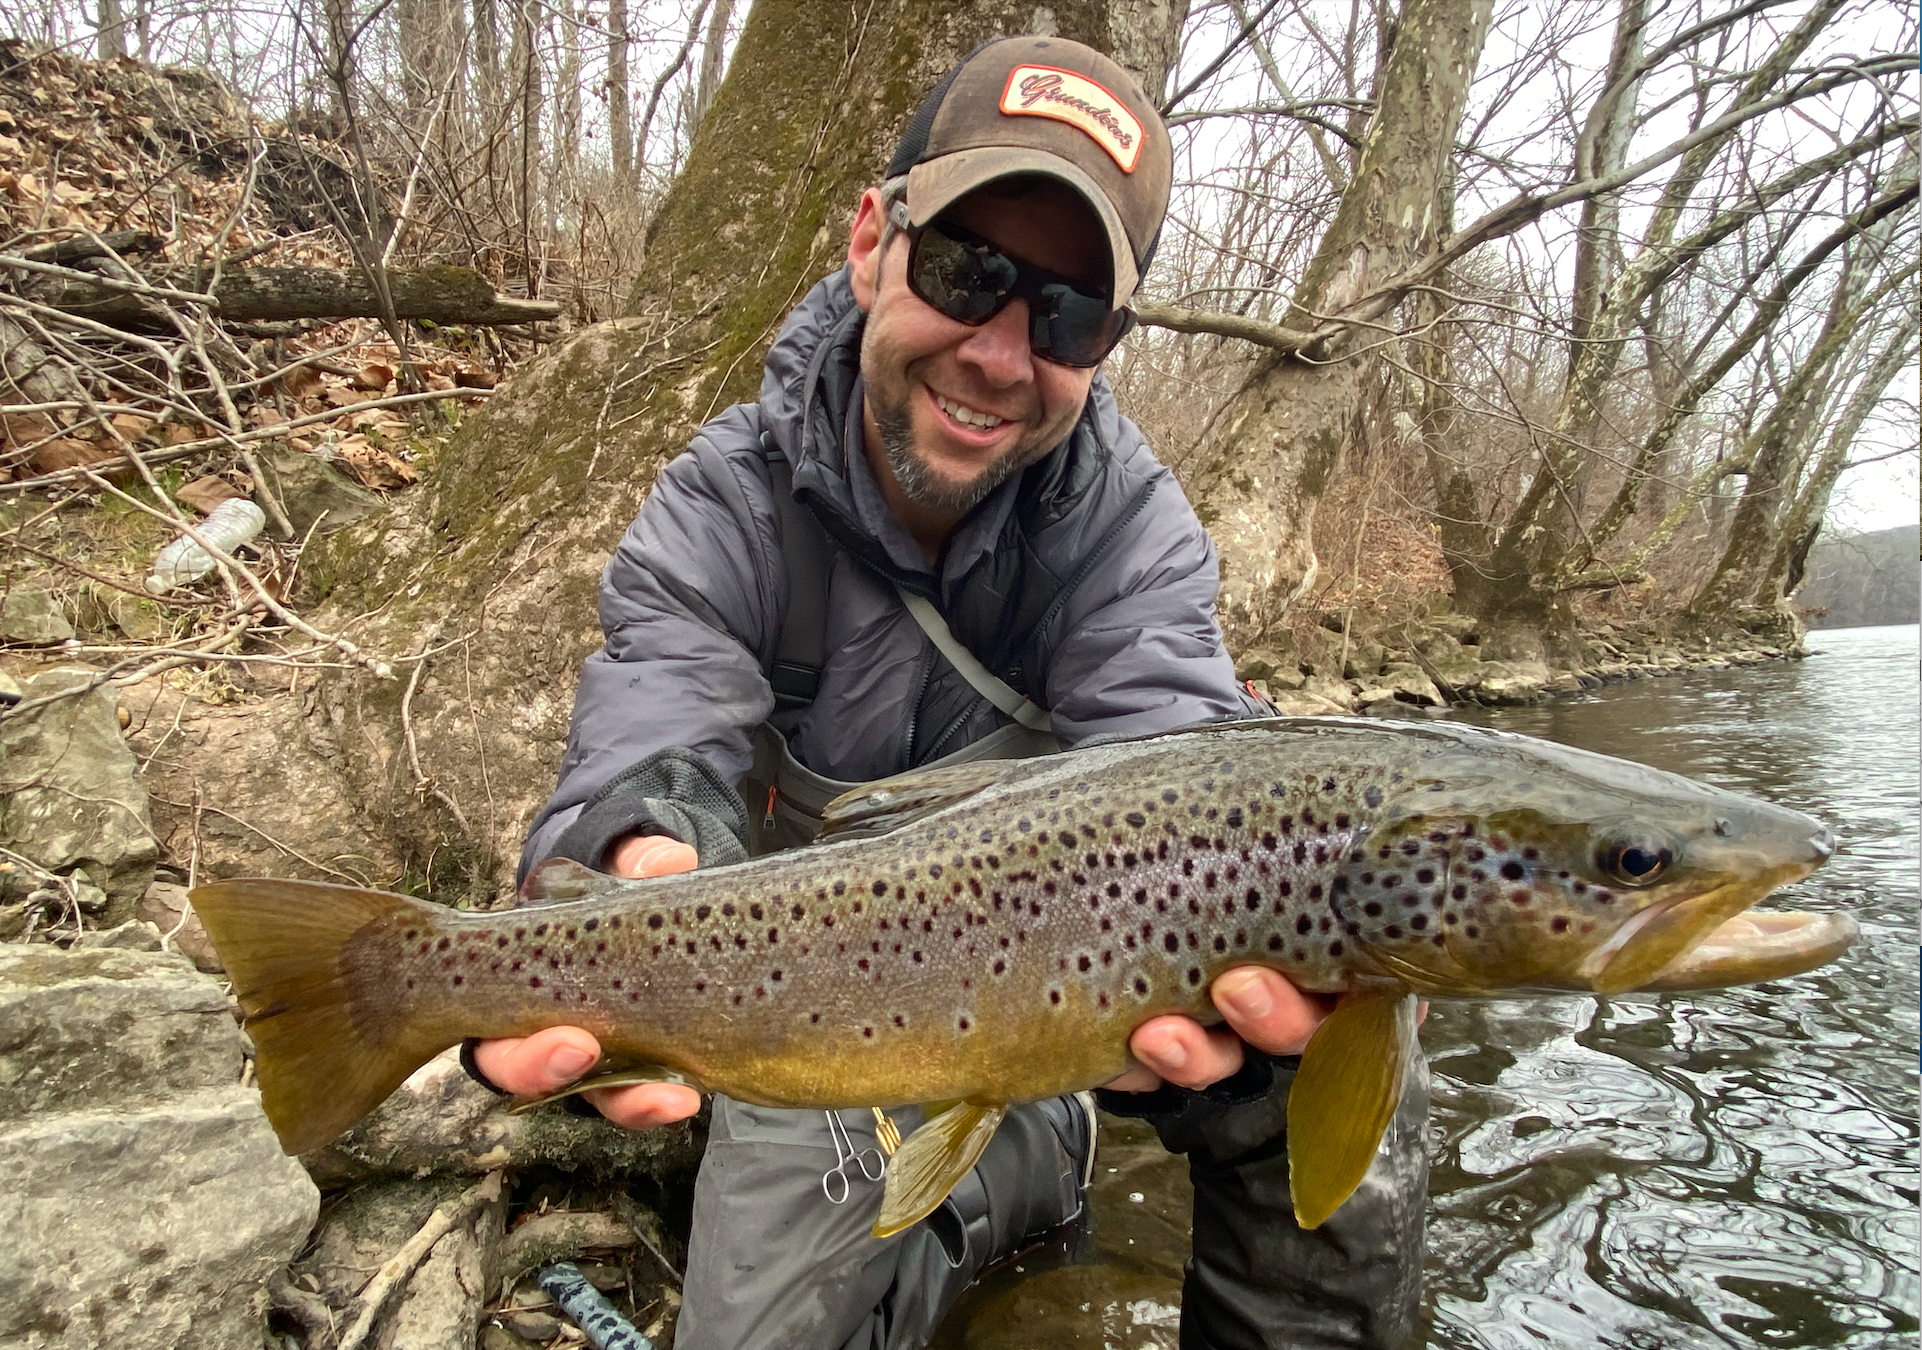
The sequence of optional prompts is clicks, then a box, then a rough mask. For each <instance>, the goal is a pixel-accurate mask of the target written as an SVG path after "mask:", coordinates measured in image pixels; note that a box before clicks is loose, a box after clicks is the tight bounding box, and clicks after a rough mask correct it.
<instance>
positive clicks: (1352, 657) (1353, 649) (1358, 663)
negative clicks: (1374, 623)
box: [1341, 637, 1388, 680]
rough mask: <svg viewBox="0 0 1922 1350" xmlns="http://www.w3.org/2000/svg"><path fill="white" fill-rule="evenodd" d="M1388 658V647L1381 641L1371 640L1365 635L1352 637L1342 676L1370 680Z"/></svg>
mask: <svg viewBox="0 0 1922 1350" xmlns="http://www.w3.org/2000/svg"><path fill="white" fill-rule="evenodd" d="M1387 659H1388V652H1387V649H1386V648H1384V647H1383V646H1382V645H1381V644H1380V643H1379V642H1370V641H1369V640H1368V639H1367V638H1364V637H1351V638H1349V640H1348V659H1347V661H1346V662H1344V663H1343V665H1342V668H1341V673H1342V678H1344V679H1349V680H1368V679H1370V678H1371V677H1372V676H1373V675H1374V674H1375V673H1376V672H1377V671H1379V670H1380V669H1381V668H1382V663H1383V662H1385V661H1386V660H1387Z"/></svg>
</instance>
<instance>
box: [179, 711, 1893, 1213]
mask: <svg viewBox="0 0 1922 1350" xmlns="http://www.w3.org/2000/svg"><path fill="white" fill-rule="evenodd" d="M827 824H828V833H827V835H826V836H825V837H824V838H823V840H822V841H821V842H820V843H818V844H816V845H814V846H813V847H810V848H806V849H800V850H795V851H791V852H787V853H781V854H777V855H774V856H772V857H768V858H763V859H759V860H757V861H754V862H749V863H744V864H741V865H739V866H736V867H726V868H716V869H713V870H711V871H702V872H695V873H687V874H683V875H680V876H675V877H663V878H657V879H652V880H646V881H624V880H618V879H615V878H612V877H604V876H600V875H598V874H596V873H593V872H589V871H587V870H586V869H584V868H580V867H578V866H576V865H574V864H572V863H566V862H553V863H549V864H547V865H545V866H543V867H542V868H541V869H539V870H538V871H537V872H536V873H535V875H534V876H533V877H532V878H531V879H530V881H529V884H528V886H527V887H526V888H524V896H525V898H527V899H530V900H532V901H534V902H536V904H537V906H538V907H534V908H521V909H516V910H511V911H507V912H500V913H488V914H466V913H459V912H456V911H453V910H450V909H447V908H444V907H442V906H439V905H434V904H429V903H425V902H422V901H419V900H412V899H408V898H406V897H403V896H398V895H389V894H384V893H381V892H377V891H363V890H356V889H353V888H351V887H344V886H330V885H322V884H316V883H310V882H294V881H225V882H220V883H217V884H214V885H209V886H202V887H200V888H199V889H198V890H196V891H195V892H194V893H193V903H194V908H195V909H196V910H197V911H198V912H199V914H200V916H201V918H202V920H203V921H204V922H205V923H206V926H207V929H208V932H209V933H210V934H211V936H212V938H213V941H214V944H215V946H216V947H217V948H218V950H219V953H220V956H221V958H222V960H223V961H224V962H225V964H226V968H227V971H228V974H229V975H230V976H231V978H232V980H233V985H234V991H235V994H236V995H237V996H238V998H239V1000H240V1005H241V1008H242V1010H243V1011H244V1013H245V1015H246V1027H247V1032H248V1034H249V1035H250V1036H251V1037H252V1038H253V1041H254V1044H255V1046H256V1047H257V1048H258V1051H259V1058H258V1073H259V1079H260V1086H261V1093H262V1097H263V1100H264V1103H265V1106H266V1110H267V1114H268V1116H269V1118H270V1119H271V1120H272V1122H273V1125H274V1128H275V1129H276V1131H277V1132H278V1133H279V1135H280V1139H281V1141H282V1143H283V1145H284V1146H285V1147H286V1149H287V1150H288V1151H289V1152H291V1153H298V1152H304V1151H306V1150H308V1149H311V1148H315V1147H318V1146H319V1145H322V1144H325V1143H327V1142H328V1141H329V1140H331V1139H333V1138H334V1137H335V1136H336V1135H338V1134H339V1133H341V1132H342V1131H343V1130H345V1129H346V1128H347V1127H348V1126H350V1125H352V1124H353V1123H354V1122H355V1121H357V1120H358V1119H360V1118H361V1117H362V1116H363V1115H365V1114H366V1113H367V1112H368V1111H370V1110H372V1109H373V1108H374V1106H376V1105H377V1104H378V1103H379V1102H380V1101H381V1100H382V1099H383V1098H384V1097H386V1096H387V1094H388V1093H390V1092H391V1091H393V1090H394V1088H396V1087H397V1086H399V1084H400V1083H401V1082H402V1081H403V1080H404V1079H405V1078H406V1077H407V1076H408V1075H409V1074H410V1073H412V1072H413V1071H414V1070H415V1069H416V1068H418V1067H419V1066H420V1065H421V1064H423V1063H425V1062H426V1061H427V1060H428V1059H430V1058H431V1057H433V1056H434V1055H435V1054H437V1053H439V1052H440V1051H441V1050H443V1049H445V1048H446V1047H448V1046H450V1045H452V1044H454V1043H456V1042H457V1041H459V1040H461V1039H462V1038H463V1037H466V1036H482V1037H499V1036H524V1035H527V1034H529V1033H531V1032H534V1031H537V1030H539V1029H541V1028H543V1027H548V1026H554V1025H558V1024H563V1023H567V1024H573V1025H577V1026H582V1027H585V1028H587V1029H588V1030H589V1031H591V1032H593V1033H594V1035H595V1036H597V1037H598V1038H599V1039H600V1042H601V1044H602V1045H603V1046H604V1047H605V1048H606V1051H607V1058H606V1059H605V1060H604V1061H603V1063H602V1064H601V1065H600V1066H598V1072H597V1074H596V1077H595V1078H594V1079H593V1080H590V1081H591V1082H612V1081H629V1082H631V1081H638V1080H642V1079H647V1078H650V1077H652V1078H670V1079H674V1080H676V1081H684V1082H689V1083H692V1084H694V1085H696V1086H699V1087H701V1088H704V1089H707V1090H710V1091H719V1092H725V1093H727V1094H728V1095H730V1096H732V1097H736V1098H739V1099H741V1100H743V1101H748V1102H754V1103H758V1104H761V1105H766V1106H783V1107H819V1108H838V1107H848V1106H880V1107H883V1108H885V1107H892V1106H899V1105H904V1104H908V1103H937V1102H938V1103H949V1104H951V1105H949V1106H948V1107H946V1109H944V1110H942V1111H940V1112H939V1113H935V1112H930V1119H929V1121H928V1123H927V1124H926V1125H924V1126H923V1127H922V1128H921V1129H920V1130H918V1131H916V1132H915V1133H914V1134H913V1135H911V1136H910V1137H909V1138H908V1139H907V1141H906V1142H904V1143H903V1145H902V1146H901V1148H900V1150H899V1151H898V1152H897V1153H896V1154H895V1156H894V1157H893V1158H892V1159H891V1160H890V1162H889V1165H888V1172H887V1184H886V1191H885V1198H884V1201H883V1208H882V1214H881V1219H880V1221H879V1222H878V1223H877V1224H876V1227H875V1231H876V1233H877V1234H882V1235H885V1234H886V1233H889V1232H895V1231H898V1230H899V1229H901V1228H903V1227H906V1226H907V1225H908V1224H910V1223H913V1222H914V1221H915V1220H917V1219H919V1218H921V1217H922V1216H923V1215H925V1214H927V1213H928V1212H929V1211H930V1210H932V1209H933V1208H934V1206H935V1205H937V1204H939V1203H940V1202H941V1200H942V1199H943V1198H944V1197H945V1196H946V1194H947V1192H948V1190H949V1189H950V1188H951V1187H952V1186H953V1184H954V1183H955V1181H957V1180H958V1179H959V1178H960V1177H961V1176H962V1175H963V1174H964V1173H965V1172H966V1171H967V1169H968V1168H969V1167H971V1166H972V1165H973V1163H974V1161H975V1159H976V1158H977V1157H978V1156H979V1154H980V1152H981V1150H982V1148H984V1147H986V1145H987V1142H988V1139H989V1138H990V1137H992V1135H993V1133H994V1130H995V1128H996V1126H997V1125H998V1123H999V1121H1000V1119H1001V1116H1002V1113H1003V1111H1004V1110H1005V1108H1006V1107H1007V1106H1008V1105H1009V1104H1012V1103H1019V1102H1023V1101H1031V1100H1035V1099H1038V1098H1042V1097H1048V1096H1053V1095H1056V1094H1059V1093H1064V1092H1071V1091H1075V1090H1077V1089H1081V1088H1087V1087H1092V1086H1095V1085H1097V1084H1100V1083H1104V1082H1107V1081H1109V1080H1111V1079H1113V1078H1115V1077H1116V1076H1118V1075H1119V1074H1120V1073H1121V1072H1123V1071H1124V1070H1125V1069H1127V1068H1128V1067H1129V1064H1130V1062H1131V1061H1130V1057H1129V1053H1128V1037H1129V1034H1130V1032H1132V1031H1133V1029H1134V1028H1135V1027H1136V1026H1138V1025H1139V1024H1140V1023H1142V1022H1144V1021H1146V1020H1147V1019H1148V1018H1151V1017H1155V1016H1158V1015H1160V1014H1163V1013H1185V1014H1187V1015H1189V1016H1193V1017H1197V1018H1200V1019H1202V1020H1205V1021H1215V1020H1219V1019H1218V1015H1217V1014H1216V1013H1215V1012H1214V1009H1213V1007H1212V1005H1211V1004H1210V1003H1209V1001H1208V986H1209V984H1210V982H1211V981H1213V980H1214V978H1215V977H1216V976H1217V975H1219V974H1220V973H1221V972H1223V971H1224V970H1226V969H1228V968H1229V967H1231V966H1235V965H1241V964H1248V963H1253V964H1259V965H1264V966H1270V967H1273V968H1274V969H1276V970H1278V971H1280V972H1282V973H1283V974H1284V975H1286V976H1287V977H1288V978H1289V979H1290V980H1292V981H1294V983H1295V984H1297V985H1298V986H1300V987H1301V988H1302V989H1305V990H1309V991H1313V992H1322V993H1341V994H1345V995H1347V996H1348V997H1346V998H1344V999H1343V1000H1342V1001H1341V1003H1340V1005H1339V1006H1338V1007H1337V1009H1336V1010H1335V1012H1334V1013H1332V1014H1331V1015H1330V1016H1329V1017H1328V1018H1327V1019H1326V1020H1325V1021H1324V1022H1323V1023H1322V1024H1321V1026H1320V1027H1319V1029H1318V1030H1317V1031H1316V1033H1315V1035H1314V1037H1313V1039H1312V1040H1311V1042H1310V1043H1309V1045H1308V1047H1307V1050H1306V1051H1305V1053H1304V1055H1303V1057H1302V1064H1301V1069H1300V1072H1299V1073H1298V1075H1297V1076H1296V1079H1295V1082H1294V1085H1293V1088H1292V1090H1291V1094H1290V1102H1289V1117H1288V1123H1289V1131H1288V1133H1289V1162H1290V1175H1291V1185H1292V1187H1293V1190H1294V1200H1295V1206H1296V1211H1297V1216H1298V1217H1299V1219H1300V1221H1301V1222H1302V1223H1303V1224H1304V1225H1305V1226H1308V1227H1314V1226H1316V1225H1318V1224H1320V1223H1321V1222H1322V1221H1323V1220H1324V1219H1325V1218H1327V1216H1328V1215H1329V1214H1331V1213H1333V1212H1334V1210H1335V1208H1336V1207H1337V1206H1338V1205H1340V1204H1341V1202H1342V1201H1343V1200H1344V1199H1346V1198H1347V1197H1348V1195H1349V1194H1350V1193H1351V1192H1352V1191H1353V1190H1354V1188H1355V1187H1356V1185H1357V1184H1359V1182H1360V1180H1361V1177H1362V1174H1363V1173H1364V1172H1365V1171H1366V1170H1367V1167H1368V1164H1369V1161H1370V1159H1372V1158H1373V1156H1374V1153H1375V1149H1376V1146H1377V1144H1378V1143H1379V1140H1380V1138H1381V1134H1382V1131H1383V1129H1384V1128H1385V1127H1386V1124H1387V1122H1388V1119H1389V1117H1390V1116H1391V1115H1392V1114H1393V1112H1394V1109H1395V1104H1396V1102H1397V1100H1398V1099H1399V1096H1400V1092H1401V1084H1402V1076H1403V1073H1404V1071H1405V1070H1406V1068H1407V1066H1408V1064H1409V1063H1410V1061H1411V1059H1412V1057H1413V1056H1414V1055H1416V1054H1418V1053H1419V1048H1418V1045H1417V1043H1416V1038H1415V1019H1414V1007H1415V1000H1416V997H1417V996H1418V995H1423V996H1428V997H1433V998H1499V997H1507V996H1512V995H1518V994H1541V993H1557V992H1567V993H1576V994H1616V993H1622V992H1625V991H1629V990H1654V991H1663V990H1681V989H1700V988H1712V987H1718V986H1723V985H1729V984H1737V983H1744V982H1752V981H1759V980H1768V979H1775V978H1777V977H1780V976H1785V975H1791V974H1796V973H1799V972H1801V971H1805V970H1808V969H1811V968H1813V967H1815V966H1817V965H1820V964H1822V963H1823V962H1825V961H1828V960H1830V959H1832V958H1834V957H1835V956H1836V955H1838V954H1839V953H1840V952H1841V951H1842V950H1843V949H1844V948H1846V947H1847V946H1848V944H1849V942H1850V941H1851V940H1852V939H1853V937H1854V936H1855V932H1856V927H1855V924H1854V921H1853V920H1852V919H1850V918H1849V917H1848V916H1846V915H1811V914H1785V913H1771V914H1765V915H1756V916H1753V918H1740V917H1738V916H1740V915H1741V914H1742V911H1744V910H1746V909H1747V908H1748V907H1749V906H1750V905H1752V904H1753V903H1754V902H1755V901H1757V900H1759V899H1761V898H1762V897H1763V896H1764V895H1766V894H1768V893H1769V892H1770V891H1771V890H1773V889H1775V888H1776V887H1777V886H1780V885H1782V884H1784V883H1786V882H1791V881H1794V880H1796V879H1797V878H1799V877H1802V876H1804V875H1806V874H1807V873H1809V872H1810V871H1811V870H1813V869H1814V868H1815V867H1817V866H1819V865H1820V864H1821V863H1822V861H1823V860H1824V859H1825V858H1827V857H1828V855H1829V852H1830V847H1831V844H1830V837H1829V833H1828V831H1827V830H1826V829H1825V828H1823V827H1822V826H1821V825H1820V824H1818V823H1817V822H1815V821H1813V820H1811V819H1809V818H1808V817H1806V816H1803V815H1800V814H1798V813H1796V812H1794V811H1790V810H1785V809H1783V808H1781V807H1777V806H1772V805H1769V804H1767V803H1765V802H1759V801H1754V800H1750V799H1747V798H1743V797H1738V796H1736V795H1734V794H1732V793H1728V792H1724V791H1721V790H1719V789H1716V788H1712V787H1707V786H1704V785H1702V784H1699V783H1695V782H1691V781H1689V780H1687V779H1684V778H1679V777H1676V776H1674V775H1672V774H1667V773H1662V772H1659V771H1656V770H1653V769H1649V768H1645V767H1643V766H1640V765H1636V764H1631V763H1627V762H1625V761H1621V760H1615V759H1610V758H1607V757H1605V756H1602V755H1595V754H1590V753H1587V752H1585V751H1580V750H1573V749H1569V748H1567V747H1564V746H1559V745H1553V744H1549V743H1546V742H1542V741H1535V740H1530V739H1528V738H1526V737H1521V736H1514V735H1508V734H1504V733H1500V732H1492V731H1485V730H1480V729H1476V728H1471V727H1465V726H1457V725H1447V724H1425V725H1406V724H1397V723H1391V722H1379V721H1350V720H1341V719H1286V718H1283V719H1274V720H1268V721H1253V722H1240V723H1231V724H1224V725H1220V726H1215V727H1210V728H1207V729H1201V730H1195V731H1187V732H1178V733H1172V734H1167V735H1162V736H1155V737H1149V738H1146V739H1142V740H1135V741H1127V742H1120V743H1115V744H1109V745H1103V746H1098V747H1093V748H1088V749H1083V750H1077V751H1074V752H1071V753H1068V754H1063V755H1058V756H1052V757H1049V758H1045V759H1032V760H1022V761H996V762H990V763H981V764H970V765H963V766H958V767H954V768H948V769H939V770H932V771H928V772H924V773H919V774H909V775H905V776H903V777H900V778H895V779H889V780H886V781H884V782H882V783H878V784H875V785H872V786H871V787H869V788H866V789H864V790H861V791H858V792H855V793H850V794H849V795H848V796H846V797H843V798H841V799H840V800H839V801H837V802H836V803H835V804H834V805H833V806H831V807H830V808H829V811H828V821H827Z"/></svg>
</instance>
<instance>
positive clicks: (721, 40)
mask: <svg viewBox="0 0 1922 1350" xmlns="http://www.w3.org/2000/svg"><path fill="white" fill-rule="evenodd" d="M733 17H734V0H714V12H713V13H711V14H709V15H708V19H707V40H706V41H705V42H703V43H702V44H701V78H700V80H699V81H698V82H697V83H696V84H695V86H694V111H693V115H692V117H691V118H690V119H689V120H690V121H691V122H692V123H693V125H694V126H696V127H698V126H700V125H701V119H702V118H704V117H706V116H707V110H708V109H709V108H710V107H712V106H713V104H714V95H715V92H716V91H717V90H719V89H720V87H721V62H722V60H723V59H724V58H725V57H726V55H727V25H728V21H729V20H731V19H732V18H733Z"/></svg>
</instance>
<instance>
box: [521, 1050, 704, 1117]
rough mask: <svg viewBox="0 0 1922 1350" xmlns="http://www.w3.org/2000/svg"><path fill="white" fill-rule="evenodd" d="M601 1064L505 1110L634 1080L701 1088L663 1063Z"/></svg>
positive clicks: (547, 1101)
mask: <svg viewBox="0 0 1922 1350" xmlns="http://www.w3.org/2000/svg"><path fill="white" fill-rule="evenodd" d="M602 1063H603V1065H605V1067H603V1068H601V1070H600V1071H599V1072H597V1073H590V1074H589V1075H588V1076H587V1077H585V1078H582V1079H579V1080H577V1081H575V1082H572V1083H569V1084H568V1085H567V1086H566V1087H564V1088H561V1089H559V1090H558V1091H555V1092H549V1093H546V1094H545V1095H543V1096H539V1097H521V1098H517V1099H516V1100H515V1102H514V1104H513V1105H512V1106H510V1107H509V1108H508V1110H509V1111H511V1112H513V1113H514V1114H516V1115H518V1114H520V1113H521V1112H523V1111H532V1110H533V1109H534V1108H535V1107H537V1106H545V1105H547V1104H548V1103H549V1102H557V1101H560V1100H561V1099H562V1098H563V1097H575V1096H578V1095H580V1094H581V1093H583V1092H587V1091H589V1090H590V1089H593V1088H604V1087H628V1086H630V1085H632V1084H634V1083H679V1084H681V1085H682V1086H684V1087H691V1088H693V1089H694V1090H695V1091H696V1092H701V1091H704V1090H705V1089H703V1088H702V1087H701V1085H700V1083H699V1082H697V1081H696V1080H695V1079H693V1078H690V1077H688V1075H686V1074H684V1073H682V1072H681V1071H680V1070H679V1069H670V1068H668V1067H667V1066H666V1065H664V1064H607V1062H606V1061H602Z"/></svg>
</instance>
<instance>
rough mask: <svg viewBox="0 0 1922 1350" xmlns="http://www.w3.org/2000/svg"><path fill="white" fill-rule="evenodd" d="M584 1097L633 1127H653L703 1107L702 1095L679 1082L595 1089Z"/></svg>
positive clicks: (619, 1123) (688, 1114)
mask: <svg viewBox="0 0 1922 1350" xmlns="http://www.w3.org/2000/svg"><path fill="white" fill-rule="evenodd" d="M581 1096H583V1097H585V1098H587V1100H588V1101H590V1102H592V1103H593V1104H594V1109H595V1110H597V1111H599V1112H600V1113H601V1114H602V1115H604V1116H606V1117H607V1118H608V1119H609V1120H611V1121H613V1122H614V1123H615V1124H616V1125H624V1126H626V1127H627V1128H628V1129H630V1130H651V1129H653V1128H654V1127H655V1126H657V1125H671V1124H673V1123H674V1122H675V1121H677V1120H686V1119H687V1118H688V1117H689V1116H691V1115H693V1114H694V1113H695V1112H696V1111H698V1110H700V1109H701V1094H700V1093H698V1092H696V1091H695V1090H694V1089H693V1088H691V1087H685V1086H683V1085H682V1084H680V1083H635V1084H633V1085H632V1086H630V1087H610V1088H594V1089H593V1090H591V1091H588V1092H583V1093H582V1094H581Z"/></svg>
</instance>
